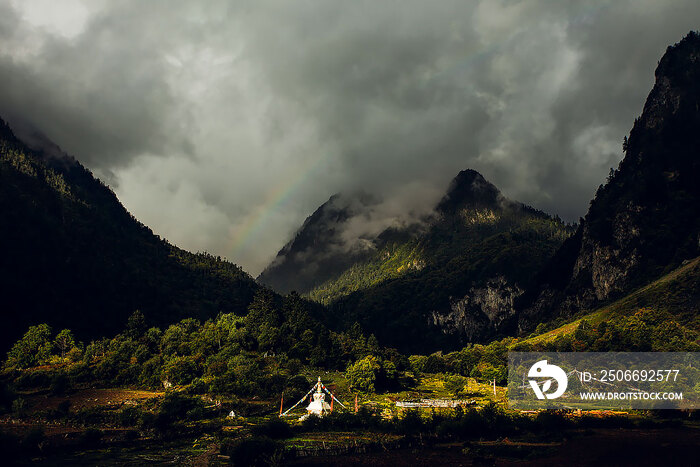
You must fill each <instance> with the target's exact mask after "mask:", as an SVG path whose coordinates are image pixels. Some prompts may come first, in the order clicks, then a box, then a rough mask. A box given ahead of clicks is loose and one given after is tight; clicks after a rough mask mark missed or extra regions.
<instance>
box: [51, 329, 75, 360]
mask: <svg viewBox="0 0 700 467" xmlns="http://www.w3.org/2000/svg"><path fill="white" fill-rule="evenodd" d="M54 343H55V344H56V347H57V348H58V350H60V351H61V359H64V358H66V352H68V351H69V350H70V349H72V348H73V347H75V338H74V337H73V333H72V332H71V330H70V329H63V330H62V331H61V332H59V333H58V335H57V336H56V339H54Z"/></svg>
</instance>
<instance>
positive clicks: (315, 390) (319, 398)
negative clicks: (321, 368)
mask: <svg viewBox="0 0 700 467" xmlns="http://www.w3.org/2000/svg"><path fill="white" fill-rule="evenodd" d="M326 394H328V397H330V401H331V403H330V404H329V403H328V402H326ZM309 396H310V399H311V402H309V405H308V406H307V407H306V413H305V414H304V415H303V416H302V417H301V418H300V419H299V420H306V419H307V418H309V417H310V416H311V415H316V416H318V417H323V416H324V415H327V414H328V413H330V412H332V411H333V401H335V402H336V404H338V405H340V406H341V407H342V408H344V409H345V408H346V407H345V405H343V403H342V402H340V401H339V400H338V398H337V397H335V396H334V395H333V393H332V392H330V391H329V390H328V388H327V387H326V386H324V385H323V383H322V382H321V377H320V376H319V377H318V382H317V383H316V384H314V386H313V387H312V388H311V390H309V392H307V393H306V395H305V396H304V397H302V398H301V399H299V402H297V403H296V404H294V405H293V406H291V407H290V408H288V409H287V411H286V412H282V406H283V405H284V396H282V400H281V402H280V417H284V416H286V415H287V414H288V413H289V412H291V411H292V410H294V408H295V407H298V406H300V405H301V404H303V403H304V401H305V400H306V398H307V397H309Z"/></svg>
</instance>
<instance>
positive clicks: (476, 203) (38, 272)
mask: <svg viewBox="0 0 700 467" xmlns="http://www.w3.org/2000/svg"><path fill="white" fill-rule="evenodd" d="M27 142H28V141H22V140H20V139H18V138H17V137H16V136H15V134H14V133H13V132H12V130H11V129H10V127H9V126H8V125H7V124H6V123H5V122H3V121H0V213H2V223H0V248H1V249H2V250H1V251H0V257H2V263H0V296H1V297H3V298H2V311H3V315H4V316H5V317H7V318H10V319H7V320H6V325H5V326H3V329H2V330H0V339H1V340H0V342H2V343H3V345H4V346H5V347H7V346H8V345H9V343H10V342H11V341H12V340H14V339H16V338H17V336H18V335H20V334H21V333H22V332H23V331H24V330H25V329H26V328H27V326H28V325H31V324H36V323H39V322H47V323H49V324H51V325H52V326H55V327H57V328H58V327H70V328H72V329H74V330H75V331H76V333H77V334H78V335H79V336H81V338H88V337H98V336H101V335H106V334H108V333H110V332H113V330H115V329H119V328H121V327H122V326H123V324H124V322H125V321H126V319H127V317H128V316H129V315H130V314H131V313H133V311H134V310H136V309H139V310H141V311H142V312H143V313H144V315H145V316H146V319H147V321H148V323H149V324H150V325H157V326H163V325H167V324H169V323H173V322H175V321H178V320H180V319H182V318H185V317H193V318H197V319H207V318H209V317H213V316H216V315H217V314H218V313H222V312H223V313H227V312H233V313H236V314H239V315H243V314H246V313H247V310H248V307H249V305H250V304H251V302H252V301H253V297H254V295H255V294H256V292H257V291H259V290H261V289H263V288H265V287H270V288H272V289H274V290H276V291H277V292H279V293H282V294H286V293H289V292H291V291H297V292H299V293H301V294H303V295H304V296H305V297H306V298H308V299H310V300H313V301H316V302H318V303H320V304H321V305H322V307H321V306H319V307H315V308H314V309H315V310H316V313H317V314H318V316H317V318H318V319H319V320H321V321H323V322H324V323H325V324H326V326H327V327H329V328H331V329H334V330H344V329H348V328H351V327H354V326H355V325H356V324H357V325H359V327H360V328H361V329H362V330H363V331H365V332H366V333H367V334H370V333H371V334H374V336H375V337H376V338H377V340H378V341H379V343H380V344H382V345H385V346H391V347H396V348H397V349H399V350H400V351H402V352H404V353H407V352H424V353H425V352H432V351H436V350H445V351H447V350H452V349H457V348H460V347H461V346H464V345H466V344H469V343H475V342H487V341H490V340H492V339H494V338H496V337H499V336H508V335H517V334H523V333H528V332H530V331H532V330H533V329H535V327H536V326H537V325H538V324H541V323H548V322H552V321H554V320H561V319H571V318H572V317H575V316H577V315H579V314H581V313H585V312H587V311H590V310H593V309H595V308H597V307H600V306H604V305H606V304H609V303H612V302H614V301H615V300H617V299H619V298H620V297H624V296H625V295H627V294H629V293H630V292H632V291H634V290H636V289H638V288H639V287H641V286H644V285H645V284H649V283H652V282H653V281H655V280H657V279H658V278H659V277H661V276H663V275H664V274H668V273H669V272H671V271H673V270H675V269H676V268H678V267H679V266H682V265H683V264H684V263H685V264H687V262H688V261H690V260H692V259H693V258H695V257H697V256H698V255H700V184H698V183H697V180H698V179H699V178H700V37H699V36H698V34H696V33H690V34H689V35H688V36H686V37H685V38H684V39H683V40H682V41H681V42H679V43H678V44H676V45H674V46H672V47H669V49H668V50H667V52H666V54H665V55H664V56H663V58H662V59H661V60H660V62H659V65H658V67H657V70H656V82H655V84H654V87H653V89H652V91H651V93H650V94H649V96H648V98H647V101H646V104H645V106H644V109H643V112H642V114H641V116H640V117H639V118H638V119H636V120H635V122H634V125H633V127H632V130H631V132H630V134H629V137H628V138H625V141H624V143H623V151H624V154H625V156H624V158H623V160H622V161H621V163H620V165H619V167H618V168H617V169H616V170H613V171H612V172H611V174H610V176H609V178H608V180H607V181H606V183H605V184H604V185H601V186H600V188H599V189H598V191H597V192H596V195H595V197H594V199H593V200H592V201H591V203H590V207H589V210H588V212H587V214H586V215H585V217H583V218H582V219H581V220H580V222H579V223H578V224H577V225H574V226H571V225H567V224H565V223H563V222H562V221H561V220H560V219H559V218H558V217H556V216H551V215H549V214H547V213H544V212H542V211H539V210H537V209H535V208H532V207H530V206H527V205H525V204H522V203H520V202H517V201H514V200H510V199H508V198H506V197H505V196H504V195H503V194H502V193H501V191H500V190H499V189H498V188H497V187H496V186H494V185H493V184H492V183H490V182H489V181H488V180H487V179H486V178H485V177H484V176H482V175H481V174H479V173H478V172H476V171H474V170H471V169H465V170H463V171H462V172H460V173H459V174H457V175H456V177H455V178H454V179H453V181H452V183H451V184H450V186H449V188H448V190H447V192H446V193H445V195H444V196H443V198H442V199H441V200H440V201H439V202H438V203H437V204H436V206H435V207H434V209H433V211H432V212H431V213H430V214H427V215H425V216H423V217H421V218H418V219H413V220H412V221H411V222H408V223H405V224H395V225H392V226H391V227H389V228H386V229H384V230H382V231H381V232H380V233H379V234H373V235H370V234H365V235H362V236H359V237H352V236H348V234H347V232H348V228H349V227H350V226H351V225H352V223H353V222H354V221H356V220H358V219H359V220H361V219H363V218H365V217H367V218H369V217H371V216H372V213H373V212H374V211H373V210H375V209H376V207H377V206H378V205H379V204H380V200H379V199H378V198H376V197H374V196H373V195H372V194H368V193H354V194H336V195H333V196H332V197H331V198H330V199H329V200H328V201H327V202H326V203H324V204H323V205H321V206H320V207H319V208H318V209H317V210H316V211H315V212H314V213H313V214H311V216H309V217H308V218H307V219H306V221H305V222H304V223H303V225H302V226H300V228H299V230H298V231H297V233H296V234H295V236H294V237H293V238H292V239H290V240H289V242H288V243H287V244H286V245H285V246H284V247H283V248H282V249H281V250H280V252H279V253H278V254H277V257H276V258H275V259H274V261H273V262H272V263H271V264H270V265H269V266H268V267H267V268H265V270H264V271H263V272H262V273H261V274H260V276H259V277H258V278H257V281H256V280H254V279H253V278H252V277H250V276H249V275H248V274H247V273H245V272H244V271H243V270H242V269H241V268H239V267H238V266H236V265H234V264H232V263H229V262H227V261H225V260H222V259H221V258H218V257H214V256H212V255H209V254H206V253H196V254H195V253H190V252H187V251H184V250H182V249H180V248H177V247H176V246H174V245H171V244H170V243H168V242H167V241H165V240H164V239H161V238H159V237H158V236H156V235H154V234H153V232H152V231H151V230H150V229H149V228H148V227H146V226H144V225H143V224H141V223H140V222H139V221H137V220H136V219H135V218H134V217H133V216H132V215H131V214H129V212H128V211H127V210H126V209H125V208H124V207H123V206H122V205H121V204H120V202H119V200H118V199H117V197H116V196H115V195H114V193H113V192H112V191H111V190H110V189H109V187H107V186H106V185H105V184H104V183H102V182H101V181H99V180H97V179H96V178H95V177H94V176H93V175H92V174H91V173H90V171H89V170H88V169H86V168H85V167H84V166H82V165H81V164H80V163H79V162H77V161H76V160H75V159H73V158H71V157H69V156H67V155H65V154H63V153H62V152H61V151H60V150H58V149H57V148H56V147H55V146H52V145H49V146H48V147H50V150H42V149H41V148H37V147H34V146H29V145H28V144H26V143H27ZM44 146H46V145H44ZM693 300H695V299H690V300H685V301H682V302H679V303H686V304H689V305H688V306H689V307H690V308H691V311H692V310H696V308H697V307H698V306H697V304H693V303H694V301H693ZM686 311H687V310H686ZM696 311H700V310H696Z"/></svg>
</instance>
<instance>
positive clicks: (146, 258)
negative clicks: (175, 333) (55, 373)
mask: <svg viewBox="0 0 700 467" xmlns="http://www.w3.org/2000/svg"><path fill="white" fill-rule="evenodd" d="M0 216H2V220H1V221H0V258H1V260H0V297H2V303H1V305H0V306H1V307H2V316H3V319H4V323H3V326H2V329H0V346H1V347H4V348H6V347H7V346H8V345H9V344H10V342H12V341H14V340H15V339H16V338H17V337H18V336H19V335H21V333H23V332H24V331H25V330H26V329H27V326H29V325H31V324H36V323H39V322H46V323H49V324H50V325H52V326H55V327H70V328H71V329H73V330H75V331H76V332H77V334H78V335H79V336H80V337H83V338H87V337H95V336H103V335H108V334H113V333H114V332H116V331H117V330H119V329H121V328H122V327H123V326H124V323H125V322H126V319H127V317H128V316H129V315H130V314H131V313H133V311H134V310H136V309H140V310H141V311H142V312H143V313H144V315H145V316H146V319H147V322H148V323H149V324H151V325H165V324H169V323H172V322H176V321H178V320H180V319H182V318H184V317H195V318H205V317H212V316H216V314H217V313H219V312H235V313H240V314H242V313H245V310H246V307H247V306H248V304H249V303H250V301H251V300H252V297H253V295H254V293H255V291H256V290H257V289H258V288H259V286H258V285H257V284H256V283H255V282H254V281H253V279H252V278H251V277H250V276H248V275H247V274H246V273H245V272H243V271H242V270H241V269H240V268H239V267H238V266H235V265H233V264H231V263H228V262H226V261H223V260H221V259H220V258H216V257H212V256H210V255H207V254H192V253H189V252H187V251H184V250H181V249H179V248H177V247H175V246H173V245H171V244H169V243H168V242H166V241H165V240H162V239H160V238H159V237H157V236H156V235H154V234H153V232H151V230H150V229H149V228H148V227H146V226H144V225H143V224H141V223H140V222H138V221H137V220H136V219H135V218H134V217H133V216H132V215H131V214H129V212H127V210H126V209H124V207H123V206H122V205H121V204H120V203H119V200H118V199H117V197H116V196H115V195H114V193H113V192H112V191H111V190H110V189H109V188H108V187H107V186H105V185H104V184H103V183H102V182H100V181H99V180H97V179H96V178H94V177H93V176H92V174H91V173H90V172H89V171H88V170H87V169H86V168H85V167H83V166H82V165H81V164H80V163H78V162H77V161H75V160H74V159H72V158H70V157H68V156H60V155H59V156H57V155H56V154H53V153H52V154H51V155H49V154H46V153H42V152H37V151H33V150H31V149H29V148H28V147H27V146H26V145H25V144H23V143H22V142H21V141H19V140H18V139H17V138H16V137H15V135H14V134H13V133H12V131H11V129H10V128H9V127H8V125H7V124H6V123H5V122H4V121H2V120H0Z"/></svg>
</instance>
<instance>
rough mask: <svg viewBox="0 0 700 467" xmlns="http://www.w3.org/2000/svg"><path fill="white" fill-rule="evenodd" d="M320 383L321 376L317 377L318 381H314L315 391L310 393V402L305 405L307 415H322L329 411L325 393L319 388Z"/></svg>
mask: <svg viewBox="0 0 700 467" xmlns="http://www.w3.org/2000/svg"><path fill="white" fill-rule="evenodd" d="M321 388H322V383H321V377H320V376H319V377H318V383H316V392H314V393H313V394H312V399H311V402H310V403H309V405H308V407H306V413H307V414H309V415H317V416H319V417H323V416H324V415H325V414H327V413H328V412H330V411H331V406H330V404H329V403H328V402H326V394H324V392H323V391H322V390H321Z"/></svg>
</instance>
